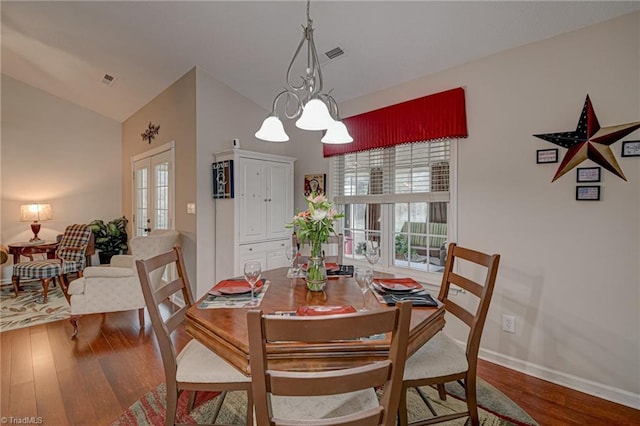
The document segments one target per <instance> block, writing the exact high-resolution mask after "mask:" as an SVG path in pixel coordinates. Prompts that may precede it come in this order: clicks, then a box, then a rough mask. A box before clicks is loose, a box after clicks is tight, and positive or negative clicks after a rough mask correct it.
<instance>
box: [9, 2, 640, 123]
mask: <svg viewBox="0 0 640 426" xmlns="http://www.w3.org/2000/svg"><path fill="white" fill-rule="evenodd" d="M0 7H1V12H2V28H1V36H2V63H1V65H2V73H4V74H7V75H9V76H11V77H13V78H15V79H18V80H20V81H23V82H25V83H27V84H30V85H32V86H35V87H38V88H40V89H42V90H45V91H47V92H50V93H52V94H54V95H56V96H58V97H60V98H63V99H66V100H69V101H71V102H74V103H76V104H79V105H82V106H84V107H86V108H89V109H91V110H93V111H96V112H98V113H100V114H103V115H105V116H108V117H111V118H113V119H116V120H118V121H123V120H125V119H126V118H128V117H129V116H131V114H133V113H134V112H136V111H137V110H138V109H139V108H140V107H142V106H143V105H145V104H146V103H147V102H149V101H150V100H151V99H152V98H153V97H155V96H156V95H158V94H159V93H160V92H161V91H162V90H164V89H165V88H166V87H168V86H169V85H170V84H171V83H173V82H174V81H175V80H177V79H178V78H179V77H181V76H182V75H183V74H184V73H186V72H187V71H189V70H190V69H191V68H193V66H195V65H198V66H199V67H201V68H202V69H204V70H205V71H206V72H208V73H209V74H211V75H212V76H214V77H215V78H217V79H219V80H220V81H222V82H224V83H225V84H227V85H228V86H230V87H231V88H232V89H234V90H236V91H237V92H239V93H241V94H243V95H244V96H246V97H247V98H250V99H252V100H253V101H255V102H256V103H257V104H259V105H261V106H262V107H263V108H265V109H266V110H270V109H271V102H272V101H273V97H274V96H275V94H276V93H277V92H279V91H280V90H282V88H283V87H284V79H285V73H286V69H287V66H288V65H289V61H290V60H291V57H292V55H293V52H294V50H295V48H296V47H297V44H298V42H299V41H300V38H301V37H302V25H303V24H304V23H305V21H306V4H305V2H304V1H299V0H298V1H281V2H274V1H254V2H249V1H198V2H181V1H166V2H165V1H147V2H145V1H130V2H128V1H125V2H116V1H82V2H58V1H48V2H23V1H18V2H11V1H2V3H1V5H0ZM638 10H640V2H638V1H628V2H617V1H588V2H585V1H579V2H573V1H557V2H543V1H512V2H497V1H473V2H463V1H448V2H436V1H409V2H402V1H375V2H370V1H327V0H316V1H314V2H312V4H311V18H312V19H313V21H314V28H315V32H314V36H315V42H316V46H317V50H318V54H319V55H323V52H325V51H327V50H330V49H332V48H334V47H336V46H340V47H341V48H342V49H343V50H344V51H345V55H344V56H343V57H341V58H339V59H336V60H334V61H333V62H329V63H327V64H326V65H325V66H323V73H324V81H325V89H331V88H334V91H333V95H334V97H335V98H336V100H337V101H338V102H342V101H345V100H349V99H352V98H355V97H358V96H362V95H365V94H367V93H371V92H373V91H376V90H380V89H384V88H387V87H390V86H394V85H397V84H399V83H402V82H405V81H409V80H412V79H414V78H417V77H420V76H424V75H428V74H432V73H435V72H438V71H442V70H445V69H447V68H450V67H453V66H455V65H459V64H462V63H465V62H469V61H472V60H474V59H477V58H481V57H484V56H487V55H491V54H493V53H496V52H499V51H502V50H505V49H510V48H513V47H516V46H521V45H523V44H526V43H531V42H533V41H537V40H541V39H545V38H548V37H552V36H554V35H557V34H560V33H563V32H567V31H571V30H574V29H577V28H581V27H585V26H588V25H591V24H594V23H597V22H601V21H605V20H608V19H611V18H614V17H617V16H621V15H624V14H627V13H631V12H633V11H638ZM302 59H303V61H304V60H305V58H304V56H303V58H302ZM321 61H322V60H321ZM105 73H108V74H111V75H113V76H115V77H116V80H115V83H114V84H113V85H112V86H111V87H108V86H106V85H104V84H103V83H102V82H101V81H102V77H103V76H104V74H105Z"/></svg>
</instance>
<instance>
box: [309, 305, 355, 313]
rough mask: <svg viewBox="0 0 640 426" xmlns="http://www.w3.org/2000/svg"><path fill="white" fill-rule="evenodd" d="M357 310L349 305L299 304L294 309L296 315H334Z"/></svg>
mask: <svg viewBox="0 0 640 426" xmlns="http://www.w3.org/2000/svg"><path fill="white" fill-rule="evenodd" d="M353 312H357V311H356V308H354V307H353V306H351V305H341V306H299V307H298V310H297V311H296V315H298V316H309V315H336V314H350V313H353Z"/></svg>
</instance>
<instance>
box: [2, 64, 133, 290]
mask: <svg viewBox="0 0 640 426" xmlns="http://www.w3.org/2000/svg"><path fill="white" fill-rule="evenodd" d="M120 132H121V125H120V123H118V122H117V121H115V120H112V119H109V118H106V117H104V116H102V115H99V114H97V113H95V112H92V111H89V110H88V109H85V108H82V107H80V106H77V105H75V104H72V103H69V102H67V101H64V100H62V99H60V98H57V97H55V96H52V95H50V94H48V93H46V92H43V91H41V90H39V89H36V88H34V87H31V86H28V85H26V84H24V83H21V82H19V81H17V80H14V79H13V78H11V77H8V76H5V75H2V150H1V164H2V208H1V211H2V236H1V241H2V243H3V244H5V245H6V244H8V243H11V242H17V241H28V240H29V238H31V237H32V236H33V234H32V232H31V228H30V227H29V223H26V222H20V221H19V215H20V204H23V203H32V202H36V201H37V202H47V203H50V204H51V207H52V210H53V219H52V220H51V221H46V222H42V228H41V230H40V233H39V237H40V238H42V239H45V240H55V237H56V235H57V234H59V233H62V232H63V231H64V228H65V227H66V226H67V225H70V224H73V223H88V222H90V221H92V220H94V219H103V220H112V219H115V218H116V217H119V216H120V215H121V211H122V204H121V197H122V193H121V182H122V167H121V151H122V149H121V145H120ZM10 278H11V262H10V261H9V263H8V264H5V265H3V269H2V281H3V282H5V281H10Z"/></svg>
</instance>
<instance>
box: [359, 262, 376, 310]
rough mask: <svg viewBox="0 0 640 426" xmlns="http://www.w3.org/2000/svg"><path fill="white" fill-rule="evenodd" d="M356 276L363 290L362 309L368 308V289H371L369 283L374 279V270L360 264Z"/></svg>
mask: <svg viewBox="0 0 640 426" xmlns="http://www.w3.org/2000/svg"><path fill="white" fill-rule="evenodd" d="M354 278H355V280H356V283H357V284H358V287H359V288H360V291H361V292H362V309H360V310H361V311H366V310H367V291H368V290H369V285H370V284H371V281H373V270H372V269H371V268H369V267H366V266H358V267H356V270H355V272H354Z"/></svg>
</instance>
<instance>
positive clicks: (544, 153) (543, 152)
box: [536, 148, 558, 164]
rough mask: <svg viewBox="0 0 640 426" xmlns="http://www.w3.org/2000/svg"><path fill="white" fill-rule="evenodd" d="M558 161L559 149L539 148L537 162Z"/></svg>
mask: <svg viewBox="0 0 640 426" xmlns="http://www.w3.org/2000/svg"><path fill="white" fill-rule="evenodd" d="M557 162H558V149H557V148H552V149H538V150H537V151H536V163H537V164H544V163H557Z"/></svg>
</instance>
